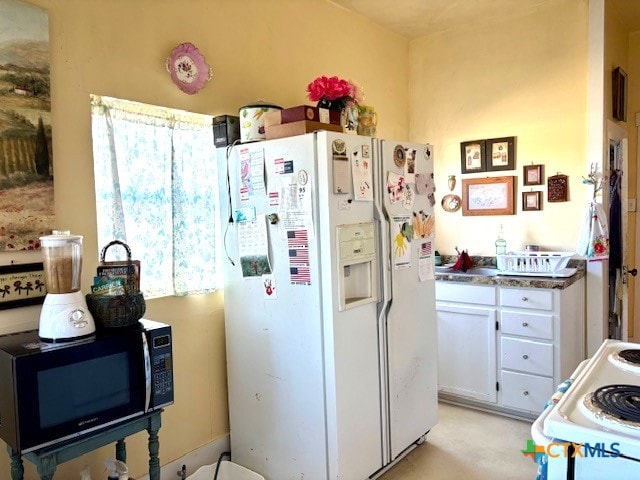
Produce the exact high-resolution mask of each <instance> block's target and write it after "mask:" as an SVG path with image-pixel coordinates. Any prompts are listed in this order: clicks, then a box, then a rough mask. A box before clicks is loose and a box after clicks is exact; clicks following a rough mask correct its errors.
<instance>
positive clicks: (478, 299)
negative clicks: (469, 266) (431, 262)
mask: <svg viewBox="0 0 640 480" xmlns="http://www.w3.org/2000/svg"><path fill="white" fill-rule="evenodd" d="M436 300H438V301H441V302H456V303H473V304H475V305H495V304H496V287H489V286H486V285H469V284H460V283H451V282H442V281H440V282H436Z"/></svg>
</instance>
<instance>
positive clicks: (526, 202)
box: [522, 192, 542, 212]
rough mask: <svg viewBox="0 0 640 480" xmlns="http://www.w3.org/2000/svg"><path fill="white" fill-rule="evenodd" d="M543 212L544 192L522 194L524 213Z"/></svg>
mask: <svg viewBox="0 0 640 480" xmlns="http://www.w3.org/2000/svg"><path fill="white" fill-rule="evenodd" d="M531 210H542V192H522V211H523V212H526V211H531Z"/></svg>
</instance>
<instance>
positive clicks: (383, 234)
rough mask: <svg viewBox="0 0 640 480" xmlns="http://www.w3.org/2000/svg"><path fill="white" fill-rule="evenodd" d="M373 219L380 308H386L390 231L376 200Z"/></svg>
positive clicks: (389, 299) (388, 291) (388, 297)
mask: <svg viewBox="0 0 640 480" xmlns="http://www.w3.org/2000/svg"><path fill="white" fill-rule="evenodd" d="M374 217H375V220H376V221H377V222H378V224H379V228H378V233H379V235H380V252H379V256H378V258H379V259H380V263H381V264H382V265H380V272H381V275H380V277H381V282H380V283H381V289H382V295H381V299H382V301H381V303H382V308H381V310H383V311H384V310H386V309H387V308H388V305H389V303H390V302H391V275H389V269H390V266H391V257H390V253H389V252H390V248H391V247H390V246H389V243H390V240H389V239H390V238H391V231H390V230H389V228H390V227H389V220H388V219H387V218H386V216H385V215H384V212H383V211H382V209H381V208H380V205H379V204H378V202H375V216H374Z"/></svg>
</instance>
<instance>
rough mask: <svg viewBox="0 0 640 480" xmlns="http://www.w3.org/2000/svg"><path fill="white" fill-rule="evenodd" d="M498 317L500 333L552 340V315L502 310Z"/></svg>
mask: <svg viewBox="0 0 640 480" xmlns="http://www.w3.org/2000/svg"><path fill="white" fill-rule="evenodd" d="M500 319H501V321H500V325H501V327H500V328H501V330H502V333H507V334H509V335H520V336H522V337H534V338H544V339H547V340H553V315H546V314H541V313H525V312H505V311H504V310H503V311H502V313H501V315H500Z"/></svg>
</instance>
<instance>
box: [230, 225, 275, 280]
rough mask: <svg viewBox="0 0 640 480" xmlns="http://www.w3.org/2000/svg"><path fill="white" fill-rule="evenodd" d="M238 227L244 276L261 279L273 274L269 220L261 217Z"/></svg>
mask: <svg viewBox="0 0 640 480" xmlns="http://www.w3.org/2000/svg"><path fill="white" fill-rule="evenodd" d="M236 225H237V226H236V228H237V229H238V253H239V255H240V266H241V268H242V276H243V277H261V276H262V275H264V274H266V273H271V264H270V262H269V236H268V235H267V219H266V218H265V217H264V216H260V217H258V218H257V219H256V221H254V222H241V223H237V224H236Z"/></svg>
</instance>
